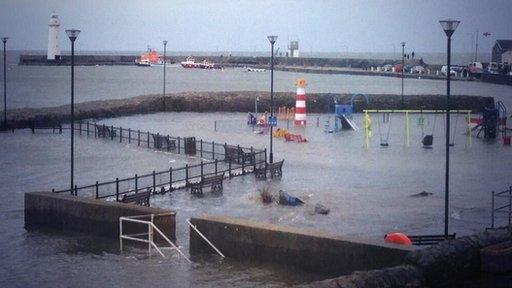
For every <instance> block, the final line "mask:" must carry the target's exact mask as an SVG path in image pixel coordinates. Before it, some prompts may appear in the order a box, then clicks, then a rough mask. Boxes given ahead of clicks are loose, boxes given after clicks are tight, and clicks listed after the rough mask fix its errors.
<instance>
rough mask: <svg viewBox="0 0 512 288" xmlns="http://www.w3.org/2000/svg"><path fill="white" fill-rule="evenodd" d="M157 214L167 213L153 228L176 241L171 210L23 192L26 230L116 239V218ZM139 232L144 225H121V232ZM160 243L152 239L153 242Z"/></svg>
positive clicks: (143, 229)
mask: <svg viewBox="0 0 512 288" xmlns="http://www.w3.org/2000/svg"><path fill="white" fill-rule="evenodd" d="M160 213H170V214H168V215H165V216H157V217H155V220H154V223H155V225H156V226H157V227H158V228H159V229H160V230H162V232H163V233H164V234H165V235H166V236H167V237H169V238H170V239H172V240H175V239H176V213H174V212H171V211H167V210H163V209H159V208H150V207H143V206H138V205H132V204H124V203H119V202H107V201H105V200H98V199H89V198H83V197H77V196H71V195H64V194H62V193H51V192H30V193H25V228H26V229H34V228H40V227H49V228H54V229H58V230H64V231H77V232H82V233H89V234H94V235H97V236H104V237H109V238H115V239H119V217H122V216H134V215H145V214H160ZM144 220H146V219H144ZM125 229H126V232H125ZM135 231H136V232H135ZM141 231H147V226H146V225H143V224H135V223H126V224H125V223H124V222H123V232H124V233H140V232H141ZM161 240H162V239H159V237H156V236H155V241H161Z"/></svg>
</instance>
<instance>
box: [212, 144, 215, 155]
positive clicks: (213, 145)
mask: <svg viewBox="0 0 512 288" xmlns="http://www.w3.org/2000/svg"><path fill="white" fill-rule="evenodd" d="M212 159H215V141H212Z"/></svg>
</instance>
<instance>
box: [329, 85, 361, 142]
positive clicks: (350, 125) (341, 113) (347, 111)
mask: <svg viewBox="0 0 512 288" xmlns="http://www.w3.org/2000/svg"><path fill="white" fill-rule="evenodd" d="M357 97H364V99H365V100H366V104H368V96H366V95H364V94H354V95H352V97H351V98H350V104H338V100H336V99H333V101H334V128H333V129H331V128H330V121H329V119H328V120H326V122H325V124H324V130H325V132H328V133H333V132H339V131H342V130H357V126H356V124H355V123H354V122H353V121H352V113H353V112H354V101H355V100H356V98H357ZM330 107H331V106H330ZM330 107H328V109H330Z"/></svg>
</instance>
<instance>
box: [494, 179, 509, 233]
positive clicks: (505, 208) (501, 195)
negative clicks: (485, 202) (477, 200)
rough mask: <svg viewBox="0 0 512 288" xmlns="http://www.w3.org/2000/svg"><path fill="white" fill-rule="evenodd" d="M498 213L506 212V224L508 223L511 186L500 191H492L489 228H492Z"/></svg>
mask: <svg viewBox="0 0 512 288" xmlns="http://www.w3.org/2000/svg"><path fill="white" fill-rule="evenodd" d="M505 203H506V204H505ZM496 207H497V208H496ZM498 213H506V214H508V225H510V223H511V220H512V186H510V187H508V190H505V191H502V192H498V193H496V192H494V191H492V211H491V229H493V228H494V224H495V218H496V214H498Z"/></svg>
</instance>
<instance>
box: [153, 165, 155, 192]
mask: <svg viewBox="0 0 512 288" xmlns="http://www.w3.org/2000/svg"><path fill="white" fill-rule="evenodd" d="M155 192H156V172H155V170H153V193H155Z"/></svg>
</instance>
